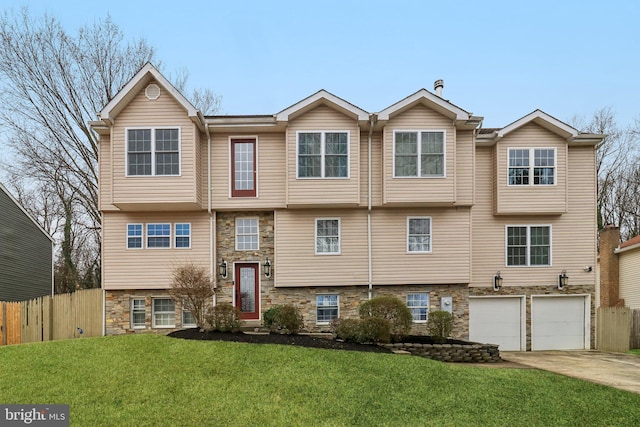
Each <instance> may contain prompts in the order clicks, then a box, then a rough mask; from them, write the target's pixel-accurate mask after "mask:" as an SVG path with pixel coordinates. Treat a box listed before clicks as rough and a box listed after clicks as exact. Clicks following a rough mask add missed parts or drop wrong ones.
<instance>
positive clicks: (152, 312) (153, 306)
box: [151, 297, 176, 329]
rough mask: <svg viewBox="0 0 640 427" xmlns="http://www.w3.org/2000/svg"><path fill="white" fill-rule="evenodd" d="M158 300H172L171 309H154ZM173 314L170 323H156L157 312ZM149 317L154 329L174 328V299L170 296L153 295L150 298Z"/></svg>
mask: <svg viewBox="0 0 640 427" xmlns="http://www.w3.org/2000/svg"><path fill="white" fill-rule="evenodd" d="M160 300H169V301H173V311H156V301H160ZM169 313H171V314H173V324H171V325H158V323H157V322H156V315H159V314H169ZM151 319H152V326H153V327H154V328H156V329H170V328H175V327H176V303H175V301H174V300H173V299H172V298H170V297H153V298H151Z"/></svg>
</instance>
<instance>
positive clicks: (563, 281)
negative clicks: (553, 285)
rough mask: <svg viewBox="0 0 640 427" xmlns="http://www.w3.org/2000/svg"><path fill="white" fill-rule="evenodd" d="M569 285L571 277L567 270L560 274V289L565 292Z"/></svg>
mask: <svg viewBox="0 0 640 427" xmlns="http://www.w3.org/2000/svg"><path fill="white" fill-rule="evenodd" d="M568 284H569V276H567V270H562V273H560V274H558V289H560V290H563V289H564V288H565V286H567V285H568Z"/></svg>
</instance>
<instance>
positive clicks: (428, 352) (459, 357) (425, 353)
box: [382, 343, 502, 363]
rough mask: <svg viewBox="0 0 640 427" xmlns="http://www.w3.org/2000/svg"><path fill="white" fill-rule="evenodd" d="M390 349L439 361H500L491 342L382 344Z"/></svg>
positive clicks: (496, 349)
mask: <svg viewBox="0 0 640 427" xmlns="http://www.w3.org/2000/svg"><path fill="white" fill-rule="evenodd" d="M382 345H383V346H384V347H387V348H389V349H391V350H394V351H396V350H401V351H406V352H408V353H411V354H412V355H414V356H420V357H425V358H427V359H434V360H439V361H441V362H464V363H492V362H500V361H501V360H502V359H501V358H500V351H499V350H498V346H497V345H493V344H479V343H468V344H414V343H396V344H382Z"/></svg>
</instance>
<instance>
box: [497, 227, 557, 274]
mask: <svg viewBox="0 0 640 427" xmlns="http://www.w3.org/2000/svg"><path fill="white" fill-rule="evenodd" d="M511 227H526V228H527V249H526V252H525V254H526V264H524V265H509V228H511ZM531 227H547V228H549V264H539V265H531ZM504 265H505V267H506V268H547V267H552V266H553V227H552V225H551V224H507V225H505V226H504Z"/></svg>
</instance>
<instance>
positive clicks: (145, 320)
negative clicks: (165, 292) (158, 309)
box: [129, 297, 147, 329]
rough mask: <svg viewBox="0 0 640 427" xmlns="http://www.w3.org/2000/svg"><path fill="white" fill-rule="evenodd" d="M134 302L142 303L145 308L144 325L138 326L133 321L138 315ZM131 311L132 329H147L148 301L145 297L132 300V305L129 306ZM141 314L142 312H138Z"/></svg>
mask: <svg viewBox="0 0 640 427" xmlns="http://www.w3.org/2000/svg"><path fill="white" fill-rule="evenodd" d="M134 301H142V306H143V311H142V313H143V314H144V320H143V323H142V325H140V324H138V325H136V324H135V322H134V321H133V319H134V314H135V313H136V310H135V302H134ZM129 310H130V320H129V321H130V325H129V326H130V327H131V329H145V328H146V327H147V300H146V298H144V297H133V298H131V303H130V305H129ZM139 312H140V310H138V313H139Z"/></svg>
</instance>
